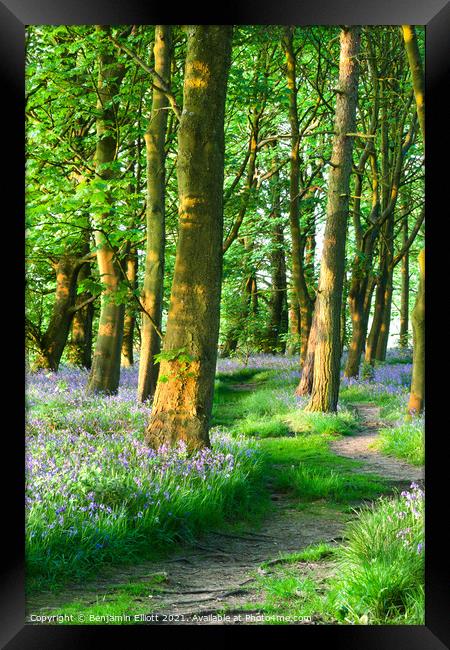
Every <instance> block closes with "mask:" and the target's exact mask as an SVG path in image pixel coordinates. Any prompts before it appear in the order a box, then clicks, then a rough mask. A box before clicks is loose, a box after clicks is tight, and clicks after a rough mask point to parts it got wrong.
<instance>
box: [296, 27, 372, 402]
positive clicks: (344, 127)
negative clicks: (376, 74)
mask: <svg viewBox="0 0 450 650" xmlns="http://www.w3.org/2000/svg"><path fill="white" fill-rule="evenodd" d="M360 32H361V28H360V27H349V28H344V29H343V30H342V31H341V55H340V61H339V93H338V95H337V98H336V118H335V125H334V132H335V136H334V142H333V153H332V158H331V163H332V170H331V172H330V178H329V186H328V203H327V221H326V226H325V233H324V243H323V252H322V260H321V268H320V280H319V288H318V292H317V298H316V306H315V312H316V314H317V342H316V346H315V359H314V380H313V387H312V392H311V399H310V401H309V404H308V405H307V407H306V408H307V410H309V411H327V412H328V411H332V412H333V411H336V409H337V402H338V396H339V381H340V372H339V369H340V352H341V348H340V337H339V333H340V327H339V323H340V315H341V314H340V312H341V305H342V286H343V280H344V265H345V240H346V235H347V216H348V209H349V192H350V174H351V169H352V149H353V138H352V137H350V136H348V135H347V134H348V133H354V131H355V122H356V105H357V95H358V92H357V89H358V60H357V56H358V52H359V43H360Z"/></svg>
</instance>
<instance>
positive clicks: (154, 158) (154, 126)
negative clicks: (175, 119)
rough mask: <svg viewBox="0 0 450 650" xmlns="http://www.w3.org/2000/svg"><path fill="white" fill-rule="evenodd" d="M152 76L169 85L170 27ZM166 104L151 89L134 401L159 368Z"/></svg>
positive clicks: (161, 34)
mask: <svg viewBox="0 0 450 650" xmlns="http://www.w3.org/2000/svg"><path fill="white" fill-rule="evenodd" d="M154 57H155V72H156V73H157V74H158V77H159V78H160V79H163V81H164V84H165V86H166V87H168V86H169V84H170V69H171V27H170V26H168V25H157V26H156V28H155V45H154ZM168 107H169V100H168V98H167V94H166V93H165V92H164V91H163V90H162V89H161V88H160V87H159V86H158V85H154V87H153V98H152V112H151V116H150V121H149V124H148V128H147V132H146V134H145V144H146V154H147V252H146V259H145V275H144V286H143V290H142V305H143V307H144V309H145V311H144V312H143V313H142V325H141V350H140V359H139V378H138V393H137V394H138V400H139V401H141V402H143V401H145V400H146V399H147V398H149V397H153V395H154V393H155V390H156V382H157V379H158V369H159V364H158V363H157V362H156V359H155V355H157V354H158V353H159V352H160V350H161V334H160V330H161V319H162V304H163V291H164V248H165V237H166V235H165V159H166V151H165V141H166V130H167V114H168V110H167V109H168Z"/></svg>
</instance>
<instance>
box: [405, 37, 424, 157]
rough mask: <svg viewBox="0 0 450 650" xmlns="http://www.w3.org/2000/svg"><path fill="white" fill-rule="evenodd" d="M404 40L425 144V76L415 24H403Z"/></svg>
mask: <svg viewBox="0 0 450 650" xmlns="http://www.w3.org/2000/svg"><path fill="white" fill-rule="evenodd" d="M402 33H403V40H404V42H405V49H406V54H407V56H408V63H409V67H410V70H411V76H412V82H413V88H414V97H415V100H416V108H417V117H418V118H419V125H420V130H421V131H422V137H423V142H424V144H425V76H424V73H423V66H422V61H421V58H420V52H419V46H418V43H417V35H416V31H415V29H414V26H413V25H402Z"/></svg>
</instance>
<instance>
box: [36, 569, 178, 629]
mask: <svg viewBox="0 0 450 650" xmlns="http://www.w3.org/2000/svg"><path fill="white" fill-rule="evenodd" d="M166 580H167V576H166V575H165V574H163V573H161V574H156V573H155V574H153V575H151V576H149V577H147V578H145V579H140V580H129V581H128V582H124V583H120V584H112V585H110V586H109V587H108V589H106V590H105V591H102V592H100V593H99V592H98V591H97V592H88V593H87V594H83V596H82V597H80V598H76V599H74V600H72V601H71V602H69V603H67V604H65V605H62V606H60V607H58V610H57V613H55V611H52V610H50V609H49V613H48V615H49V616H52V615H56V616H57V617H58V618H57V619H55V621H54V622H55V623H57V624H60V625H77V624H82V625H99V624H100V625H101V624H109V625H133V624H134V625H136V624H139V622H140V617H141V616H148V615H149V614H151V612H152V598H153V597H154V596H155V595H157V594H158V593H160V592H161V591H164V590H165V584H164V583H165V582H166Z"/></svg>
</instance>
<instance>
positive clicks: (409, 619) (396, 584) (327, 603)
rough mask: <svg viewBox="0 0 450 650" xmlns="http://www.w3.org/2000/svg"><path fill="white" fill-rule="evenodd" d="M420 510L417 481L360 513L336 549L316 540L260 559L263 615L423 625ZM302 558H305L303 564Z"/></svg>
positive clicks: (260, 604) (316, 619) (420, 497)
mask: <svg viewBox="0 0 450 650" xmlns="http://www.w3.org/2000/svg"><path fill="white" fill-rule="evenodd" d="M423 516H424V509H423V492H422V490H421V489H420V488H418V487H417V486H415V487H412V489H411V490H410V491H409V492H404V493H402V495H396V496H394V497H391V498H385V497H382V498H380V499H379V500H378V501H376V502H375V503H373V504H371V505H370V506H365V507H363V508H362V509H361V510H359V511H358V513H357V516H356V517H355V518H354V520H353V521H351V522H350V523H349V524H348V526H347V530H346V533H345V542H344V543H343V544H342V545H341V546H338V547H330V546H329V545H328V544H325V543H319V544H317V545H313V546H310V547H308V548H306V549H304V550H303V551H302V552H300V553H292V554H290V555H287V556H285V557H281V558H280V559H279V561H277V563H276V564H274V563H267V562H266V563H263V564H262V565H261V568H262V571H261V572H260V574H259V577H258V584H259V589H260V602H259V603H258V604H257V605H255V604H253V607H258V608H259V609H260V610H261V611H263V612H264V613H265V614H269V615H271V614H282V615H283V616H282V618H283V617H284V621H283V620H281V621H279V622H285V623H289V622H291V621H292V619H294V620H295V618H296V619H297V620H298V619H299V618H309V619H311V620H315V621H318V622H321V623H331V624H338V623H346V624H353V625H355V624H356V625H386V624H388V625H402V624H403V625H423V624H424V551H423V536H424V519H423ZM302 563H303V564H304V563H306V564H305V565H304V566H302Z"/></svg>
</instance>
